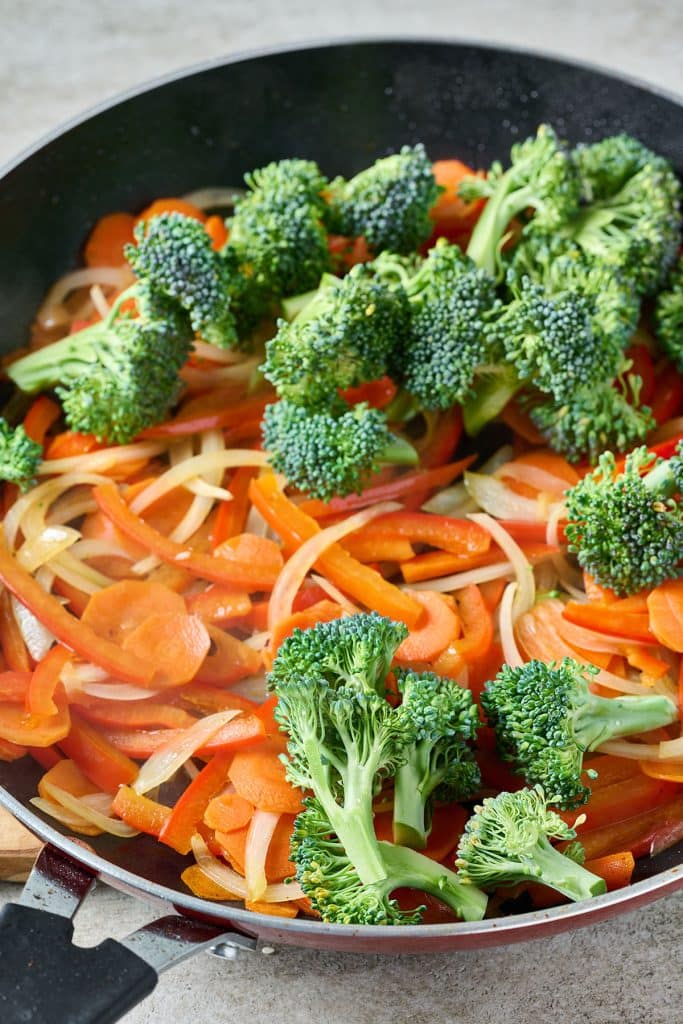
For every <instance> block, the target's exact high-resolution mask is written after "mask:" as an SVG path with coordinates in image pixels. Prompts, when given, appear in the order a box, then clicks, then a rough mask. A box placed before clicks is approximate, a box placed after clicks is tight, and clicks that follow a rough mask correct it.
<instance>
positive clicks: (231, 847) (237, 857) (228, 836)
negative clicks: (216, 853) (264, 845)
mask: <svg viewBox="0 0 683 1024" xmlns="http://www.w3.org/2000/svg"><path fill="white" fill-rule="evenodd" d="M294 817H295V815H293V814H282V815H281V816H280V820H279V821H278V823H277V825H276V826H275V831H274V832H273V837H272V839H271V840H270V846H269V847H268V853H267V854H266V878H267V879H268V881H269V882H281V881H282V879H283V878H290V877H291V876H292V875H294V874H295V873H296V865H294V864H292V862H291V861H290V859H289V847H290V839H291V835H292V828H293V827H294ZM248 831H249V830H248V828H241V829H235V830H234V831H233V832H220V831H218V832H215V833H214V836H215V839H216V842H217V843H218V845H219V848H220V849H221V850H223V851H225V853H227V855H228V858H229V860H230V862H231V863H232V865H233V867H234V868H235V870H236V871H238V872H239V873H240V874H242V875H243V874H244V851H245V847H246V843H247V832H248Z"/></svg>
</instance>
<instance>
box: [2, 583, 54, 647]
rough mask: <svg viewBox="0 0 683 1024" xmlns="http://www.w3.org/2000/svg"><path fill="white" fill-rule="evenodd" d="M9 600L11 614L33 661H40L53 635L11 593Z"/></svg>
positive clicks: (51, 643) (52, 640)
mask: <svg viewBox="0 0 683 1024" xmlns="http://www.w3.org/2000/svg"><path fill="white" fill-rule="evenodd" d="M10 601H11V604H12V614H13V615H14V619H15V621H16V624H17V626H18V627H19V632H20V633H21V635H22V637H23V640H24V643H25V644H26V649H27V650H28V653H29V654H30V655H31V657H32V658H33V660H34V661H42V660H43V658H44V657H45V655H46V654H47V652H48V651H49V650H50V648H51V647H52V645H53V643H54V642H55V637H54V636H53V634H52V633H51V632H50V630H49V629H47V628H46V627H45V626H44V625H43V623H42V622H41V621H40V619H38V618H37V617H36V616H35V615H34V614H33V612H32V611H29V609H28V608H26V607H25V606H24V605H23V604H21V602H20V601H17V599H16V597H15V596H14V594H12V595H11V597H10Z"/></svg>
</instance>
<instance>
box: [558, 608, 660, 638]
mask: <svg viewBox="0 0 683 1024" xmlns="http://www.w3.org/2000/svg"><path fill="white" fill-rule="evenodd" d="M623 604H624V602H623V601H613V602H612V603H611V604H598V602H593V601H589V602H586V603H585V604H582V603H581V602H579V601H568V602H567V604H566V605H565V606H564V611H563V613H562V614H563V616H564V618H565V619H567V621H568V622H573V623H575V624H576V625H577V626H586V627H587V628H588V629H594V630H595V631H596V632H598V633H607V634H608V636H623V637H627V638H628V639H629V640H635V641H637V642H638V643H643V644H653V643H655V642H656V641H655V637H654V635H653V633H652V631H651V630H650V622H649V618H648V616H647V615H646V614H642V613H640V612H631V611H627V610H625V609H624V608H623Z"/></svg>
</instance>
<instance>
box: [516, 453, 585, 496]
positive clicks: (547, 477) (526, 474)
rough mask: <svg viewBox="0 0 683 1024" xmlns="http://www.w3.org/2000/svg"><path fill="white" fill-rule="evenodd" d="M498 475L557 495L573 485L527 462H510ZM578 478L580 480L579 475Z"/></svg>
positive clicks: (560, 494)
mask: <svg viewBox="0 0 683 1024" xmlns="http://www.w3.org/2000/svg"><path fill="white" fill-rule="evenodd" d="M496 476H497V477H498V478H507V479H510V480H518V481H519V483H521V484H528V485H529V487H535V488H536V490H537V491H543V492H545V493H546V494H552V495H553V496H555V497H561V496H562V495H564V494H565V493H566V491H567V490H568V489H569V487H570V486H571V484H568V483H567V481H566V480H563V479H562V477H560V476H555V474H554V473H548V471H547V470H545V469H540V468H539V467H538V466H532V465H530V464H529V463H526V462H515V461H513V462H508V463H507V465H505V466H502V467H501V468H500V469H499V470H498V471H497V472H496ZM576 479H577V482H578V479H579V478H578V476H577V478H576Z"/></svg>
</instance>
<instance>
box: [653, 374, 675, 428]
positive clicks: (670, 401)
mask: <svg viewBox="0 0 683 1024" xmlns="http://www.w3.org/2000/svg"><path fill="white" fill-rule="evenodd" d="M646 404H648V405H649V406H650V409H651V410H652V415H653V417H654V420H655V422H656V423H657V425H658V426H661V425H662V424H663V423H666V422H667V420H671V419H673V418H674V416H677V415H679V414H680V411H681V408H683V376H681V374H680V373H678V372H677V371H676V370H675V369H674V368H673V366H667V367H666V369H665V370H663V371H662V372H661V373H659V374H658V375H657V381H656V385H655V393H654V396H653V399H652V401H651V402H648V403H646Z"/></svg>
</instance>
